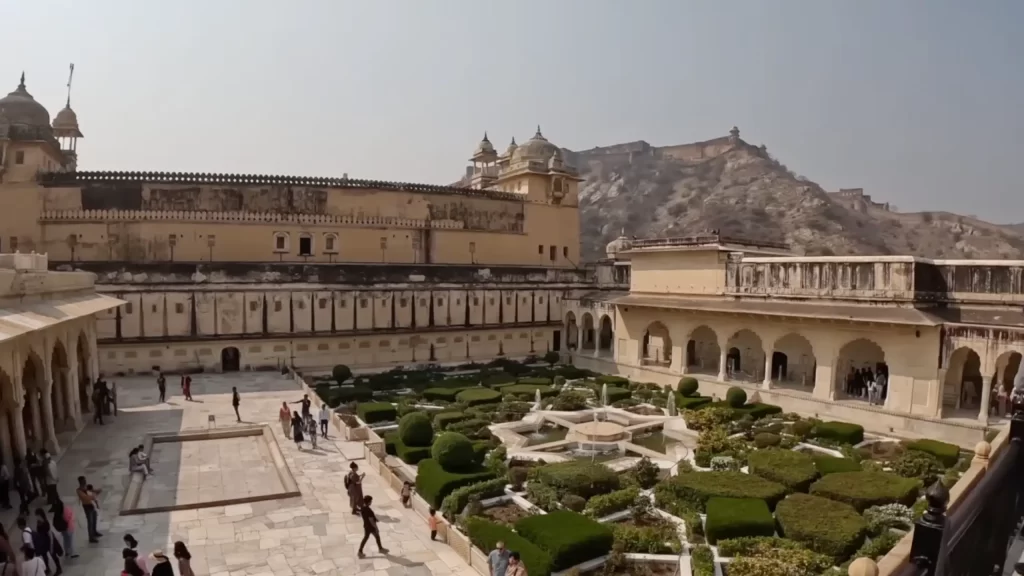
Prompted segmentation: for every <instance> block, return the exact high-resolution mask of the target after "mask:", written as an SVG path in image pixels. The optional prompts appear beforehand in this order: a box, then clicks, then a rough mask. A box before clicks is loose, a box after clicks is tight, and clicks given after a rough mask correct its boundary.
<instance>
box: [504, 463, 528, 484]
mask: <svg viewBox="0 0 1024 576" xmlns="http://www.w3.org/2000/svg"><path fill="white" fill-rule="evenodd" d="M527 476H529V470H527V469H526V468H525V467H523V466H509V468H508V483H509V484H511V485H512V488H513V489H514V490H522V489H523V484H524V483H526V478H527Z"/></svg>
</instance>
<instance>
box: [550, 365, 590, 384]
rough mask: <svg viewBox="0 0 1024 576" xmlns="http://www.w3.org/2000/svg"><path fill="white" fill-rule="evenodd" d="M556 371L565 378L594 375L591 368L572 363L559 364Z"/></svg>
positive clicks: (576, 378) (574, 378)
mask: <svg viewBox="0 0 1024 576" xmlns="http://www.w3.org/2000/svg"><path fill="white" fill-rule="evenodd" d="M555 372H556V373H557V374H558V375H559V376H561V377H562V378H565V379H566V380H578V379H580V378H588V377H590V376H593V373H592V372H591V371H590V370H584V369H582V368H577V367H575V366H572V365H569V366H559V367H558V368H557V369H556V370H555Z"/></svg>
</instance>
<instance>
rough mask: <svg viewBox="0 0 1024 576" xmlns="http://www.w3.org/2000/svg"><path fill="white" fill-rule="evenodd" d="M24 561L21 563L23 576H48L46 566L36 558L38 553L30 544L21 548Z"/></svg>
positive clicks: (40, 559)
mask: <svg viewBox="0 0 1024 576" xmlns="http://www.w3.org/2000/svg"><path fill="white" fill-rule="evenodd" d="M21 554H22V556H24V558H25V559H24V560H22V562H21V576H46V570H47V568H46V564H45V563H44V562H43V560H42V558H39V557H37V556H36V551H35V550H34V549H33V548H32V547H31V546H29V545H28V544H26V545H24V546H22V547H21Z"/></svg>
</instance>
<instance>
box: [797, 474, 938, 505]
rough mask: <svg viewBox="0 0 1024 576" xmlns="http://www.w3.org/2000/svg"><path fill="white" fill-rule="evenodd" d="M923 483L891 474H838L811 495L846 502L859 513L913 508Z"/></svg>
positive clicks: (820, 483)
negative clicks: (874, 508) (884, 507)
mask: <svg viewBox="0 0 1024 576" xmlns="http://www.w3.org/2000/svg"><path fill="white" fill-rule="evenodd" d="M920 486H921V483H920V482H919V481H918V480H914V479H910V478H901V477H899V476H897V475H895V474H890V473H888V472H836V473H834V474H829V475H827V476H824V477H822V478H821V479H820V480H818V481H817V482H815V483H814V484H812V485H811V494H814V495H815V496H822V497H824V498H829V499H831V500H835V501H837V502H845V503H846V504H849V505H851V506H853V507H854V508H856V509H857V510H858V511H863V510H867V509H868V508H870V507H872V506H881V505H884V504H903V505H905V506H910V505H912V504H913V503H914V501H915V500H916V499H917V493H918V490H919V489H920Z"/></svg>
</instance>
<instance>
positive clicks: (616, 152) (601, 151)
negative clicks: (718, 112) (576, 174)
mask: <svg viewBox="0 0 1024 576" xmlns="http://www.w3.org/2000/svg"><path fill="white" fill-rule="evenodd" d="M735 145H736V141H735V140H733V139H732V138H730V137H728V136H725V137H722V138H715V139H713V140H706V141H704V142H693V143H690V144H678V145H674V146H651V144H650V143H648V142H646V141H644V140H637V141H635V142H627V143H625V144H615V145H614V146H595V147H594V148H590V149H589V150H580V151H577V152H574V151H571V150H566V151H565V152H566V154H565V156H566V158H567V159H568V161H569V162H570V163H573V162H575V163H576V165H578V164H579V162H581V161H582V162H586V161H587V160H590V159H594V160H597V159H600V160H602V161H605V162H608V161H623V162H632V161H633V160H634V159H636V158H637V157H640V156H661V157H666V158H675V159H676V160H682V161H685V162H695V161H700V160H706V159H708V158H714V157H715V156H718V155H720V154H723V153H724V152H726V151H728V150H729V149H731V148H732V147H733V146H735Z"/></svg>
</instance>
